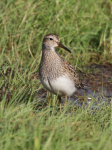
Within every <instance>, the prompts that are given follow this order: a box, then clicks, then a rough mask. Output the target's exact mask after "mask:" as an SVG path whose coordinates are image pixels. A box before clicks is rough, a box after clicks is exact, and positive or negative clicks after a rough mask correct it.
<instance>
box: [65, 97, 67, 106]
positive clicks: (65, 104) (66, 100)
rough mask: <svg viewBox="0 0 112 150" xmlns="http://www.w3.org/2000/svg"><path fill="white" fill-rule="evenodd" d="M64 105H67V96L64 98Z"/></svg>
mask: <svg viewBox="0 0 112 150" xmlns="http://www.w3.org/2000/svg"><path fill="white" fill-rule="evenodd" d="M65 105H67V95H66V96H65Z"/></svg>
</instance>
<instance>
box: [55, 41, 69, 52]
mask: <svg viewBox="0 0 112 150" xmlns="http://www.w3.org/2000/svg"><path fill="white" fill-rule="evenodd" d="M58 47H62V48H63V49H65V50H66V51H68V52H69V53H71V51H70V50H69V49H68V48H66V47H65V46H64V45H62V44H61V43H58Z"/></svg>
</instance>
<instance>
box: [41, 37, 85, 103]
mask: <svg viewBox="0 0 112 150" xmlns="http://www.w3.org/2000/svg"><path fill="white" fill-rule="evenodd" d="M56 47H61V48H63V49H65V50H66V51H68V52H69V53H71V51H70V50H69V49H68V48H67V47H65V46H64V45H62V44H61V43H60V38H59V36H58V35H56V34H47V35H45V37H44V39H43V42H42V57H41V61H40V65H39V78H40V81H41V83H42V85H43V86H44V87H45V89H46V90H47V91H49V92H51V93H53V94H55V95H57V96H58V99H59V103H60V105H61V97H62V96H65V103H67V97H70V96H71V95H72V94H73V93H75V92H76V91H77V90H78V89H84V90H85V86H84V84H83V83H82V82H81V80H80V79H79V75H78V74H77V73H76V71H75V70H74V68H73V66H72V65H71V64H70V63H68V62H67V61H65V60H64V59H63V58H61V57H60V55H59V54H58V53H57V51H56V49H55V48H56Z"/></svg>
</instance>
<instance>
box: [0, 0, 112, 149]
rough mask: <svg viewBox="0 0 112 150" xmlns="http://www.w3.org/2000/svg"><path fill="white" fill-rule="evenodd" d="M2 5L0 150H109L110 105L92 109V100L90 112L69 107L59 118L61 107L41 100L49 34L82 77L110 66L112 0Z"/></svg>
mask: <svg viewBox="0 0 112 150" xmlns="http://www.w3.org/2000/svg"><path fill="white" fill-rule="evenodd" d="M0 3H1V5H0V139H1V140H0V149H2V150H15V149H16V150H23V149H24V150H25V149H26V150H33V149H34V150H48V149H49V150H56V149H57V150H59V149H60V150H61V149H63V150H65V149H67V150H69V149H70V150H71V149H75V150H110V149H111V147H112V135H111V131H112V127H111V122H112V118H111V116H112V114H111V109H112V108H111V105H110V104H108V105H107V104H105V103H104V104H102V103H99V104H98V107H97V108H95V109H91V106H92V104H93V103H94V102H95V101H96V99H94V97H93V99H92V103H91V104H90V105H89V106H88V107H85V106H84V105H82V107H78V106H77V107H76V106H74V105H73V103H72V104H70V103H68V104H67V106H66V107H63V109H62V112H60V111H59V108H58V105H57V104H55V105H53V107H51V106H50V103H49V104H47V105H46V104H44V103H42V102H41V100H40V99H41V98H37V95H38V94H39V92H38V91H39V90H40V89H41V88H42V85H41V84H40V81H39V79H38V66H39V62H40V58H41V45H42V40H43V37H44V36H45V35H46V34H47V33H55V34H58V35H59V36H60V37H61V42H62V43H63V44H64V45H66V46H67V47H68V48H69V49H70V50H71V51H72V54H68V53H67V52H65V51H64V50H63V49H58V52H59V54H60V55H61V56H62V57H63V58H64V59H66V60H67V61H69V62H70V63H71V64H72V65H73V66H74V67H76V68H77V67H78V68H80V69H81V70H82V71H84V72H85V71H86V70H84V66H85V65H88V64H92V63H98V64H100V63H103V64H105V63H109V64H112V2H111V0H102V1H101V0H97V1H94V0H91V1H86V0H78V1H73V0H69V1H67V0H56V1H54V0H52V1H50V0H46V1H44V0H38V1H35V0H27V1H25V0H16V1H14V0H8V1H6V0H2V1H1V2H0ZM41 94H42V93H41ZM40 96H41V95H40ZM52 99H53V98H51V99H50V100H52ZM102 105H103V107H102Z"/></svg>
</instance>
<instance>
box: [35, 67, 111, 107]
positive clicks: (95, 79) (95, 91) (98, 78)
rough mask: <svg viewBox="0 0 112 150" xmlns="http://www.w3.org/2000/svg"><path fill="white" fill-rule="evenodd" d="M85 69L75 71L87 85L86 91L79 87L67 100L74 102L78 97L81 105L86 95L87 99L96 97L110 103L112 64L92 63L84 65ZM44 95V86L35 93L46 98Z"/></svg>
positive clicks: (45, 93)
mask: <svg viewBox="0 0 112 150" xmlns="http://www.w3.org/2000/svg"><path fill="white" fill-rule="evenodd" d="M85 70H89V71H87V73H85V72H81V71H78V70H77V73H78V74H79V76H80V78H81V80H82V81H83V82H84V83H86V84H87V85H88V86H89V87H87V91H84V90H82V89H79V90H78V91H77V92H76V93H74V94H73V95H72V96H71V97H70V98H69V99H68V100H70V101H74V102H75V101H77V99H78V101H80V102H81V103H80V105H82V101H85V97H87V100H88V101H91V99H93V98H97V99H98V101H106V102H109V103H110V101H111V98H112V65H110V64H105V65H98V64H92V65H91V66H86V67H85ZM46 96H47V92H46V90H45V89H44V88H43V89H41V90H40V91H39V92H38V93H37V97H38V98H39V97H41V98H42V99H46ZM63 99H64V98H63ZM62 101H64V100H62Z"/></svg>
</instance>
